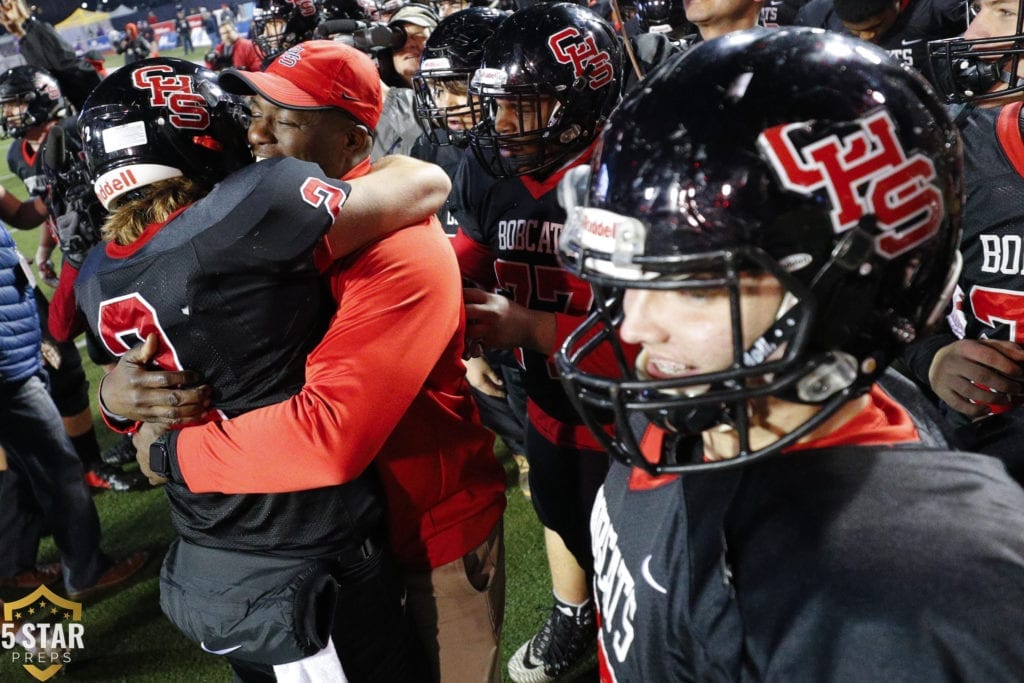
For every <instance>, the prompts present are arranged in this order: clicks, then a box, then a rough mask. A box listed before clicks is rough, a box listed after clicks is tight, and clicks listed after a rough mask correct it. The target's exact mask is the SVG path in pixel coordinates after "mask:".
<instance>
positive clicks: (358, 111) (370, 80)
mask: <svg viewBox="0 0 1024 683" xmlns="http://www.w3.org/2000/svg"><path fill="white" fill-rule="evenodd" d="M219 83H220V85H221V86H222V87H223V88H224V89H225V90H227V91H228V92H234V93H237V94H239V95H251V94H252V93H253V91H255V92H257V93H259V94H260V95H262V96H263V97H265V98H267V99H268V100H270V101H271V102H273V103H274V104H276V105H277V106H279V107H284V108H285V109H328V108H332V107H333V108H337V109H342V110H344V111H347V112H348V113H349V114H351V115H352V116H354V117H355V119H356V120H357V121H359V122H360V123H362V124H363V125H365V126H367V127H368V128H369V129H370V130H371V131H372V130H374V129H375V128H376V127H377V120H378V119H380V111H381V108H382V107H383V106H384V104H383V102H382V100H381V93H380V76H379V75H378V73H377V67H376V65H374V63H373V60H372V59H370V57H369V56H368V55H366V54H365V53H363V52H360V51H359V50H357V49H356V48H354V47H350V46H348V45H345V44H344V43H336V42H334V41H333V40H310V41H308V42H305V43H299V44H298V45H296V46H295V47H292V48H289V49H287V50H285V51H284V52H282V53H281V54H280V55H278V56H277V58H276V59H274V61H273V62H271V63H270V65H269V66H267V68H266V70H264V71H238V70H237V69H227V70H225V71H224V72H223V73H222V74H221V76H220V79H219Z"/></svg>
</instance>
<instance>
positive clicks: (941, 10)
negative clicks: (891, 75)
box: [793, 0, 969, 73]
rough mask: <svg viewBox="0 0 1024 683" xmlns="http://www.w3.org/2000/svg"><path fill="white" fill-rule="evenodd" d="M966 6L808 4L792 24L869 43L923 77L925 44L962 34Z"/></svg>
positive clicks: (956, 1) (932, 1) (894, 0)
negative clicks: (918, 71)
mask: <svg viewBox="0 0 1024 683" xmlns="http://www.w3.org/2000/svg"><path fill="white" fill-rule="evenodd" d="M968 4H969V3H966V2H964V1H963V0H902V1H901V0H811V1H810V2H808V3H807V4H806V5H804V6H803V7H802V8H800V11H799V12H798V13H797V15H796V19H795V20H794V22H793V23H794V24H797V25H799V26H813V27H815V28H824V29H828V30H829V31H838V32H840V33H847V34H849V35H852V36H854V37H856V38H860V39H861V40H865V41H867V42H869V43H874V44H876V45H879V46H881V47H883V48H885V49H886V50H888V51H889V54H890V55H892V56H893V57H894V58H896V59H898V60H900V61H901V62H903V63H904V64H907V65H908V66H912V67H914V68H915V69H918V70H920V71H922V72H924V73H927V63H928V41H929V40H936V39H939V38H951V37H953V36H957V35H960V34H961V33H963V31H964V27H965V26H966V25H967V15H966V11H967V5H968Z"/></svg>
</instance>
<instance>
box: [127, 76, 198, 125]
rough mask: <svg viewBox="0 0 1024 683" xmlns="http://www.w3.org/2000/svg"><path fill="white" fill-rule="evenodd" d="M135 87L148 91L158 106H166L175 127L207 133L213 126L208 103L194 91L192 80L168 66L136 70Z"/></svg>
mask: <svg viewBox="0 0 1024 683" xmlns="http://www.w3.org/2000/svg"><path fill="white" fill-rule="evenodd" d="M167 74H172V75H170V76H168V75H167ZM132 85H134V86H135V87H136V88H138V89H139V90H148V91H149V103H150V104H151V105H153V106H154V107H166V108H167V110H168V111H169V112H170V115H169V116H168V117H167V120H168V121H169V122H170V124H171V125H172V126H174V127H175V128H188V129H193V130H206V129H207V128H208V127H209V126H210V112H209V110H208V109H207V108H206V100H205V99H204V98H203V96H202V95H200V94H199V93H197V92H195V91H194V90H192V78H191V77H189V76H181V75H177V74H174V69H172V68H171V67H170V66H167V65H166V64H154V65H152V66H144V67H142V68H139V69H136V70H135V71H133V72H132Z"/></svg>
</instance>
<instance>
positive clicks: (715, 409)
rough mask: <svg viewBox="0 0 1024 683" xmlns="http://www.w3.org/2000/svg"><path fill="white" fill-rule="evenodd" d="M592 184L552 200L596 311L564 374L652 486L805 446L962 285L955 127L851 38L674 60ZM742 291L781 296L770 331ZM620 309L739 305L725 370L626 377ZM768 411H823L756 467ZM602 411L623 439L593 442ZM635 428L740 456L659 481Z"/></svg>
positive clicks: (633, 372) (811, 37)
mask: <svg viewBox="0 0 1024 683" xmlns="http://www.w3.org/2000/svg"><path fill="white" fill-rule="evenodd" d="M592 168H593V171H592V173H591V174H590V175H591V178H590V180H589V187H588V184H587V180H586V179H584V180H583V181H582V183H581V181H580V178H578V177H575V176H574V175H573V174H570V175H568V176H567V177H566V179H564V180H563V181H562V182H563V184H562V185H560V187H559V192H560V197H562V198H563V203H565V204H569V205H570V206H571V207H572V208H571V209H569V217H568V220H567V221H566V225H565V227H564V228H563V230H562V238H561V244H560V254H561V257H562V260H563V265H564V266H565V267H566V268H567V269H568V270H569V271H570V272H572V273H574V274H577V275H578V276H580V277H582V278H584V279H586V280H588V281H590V283H591V285H592V286H593V288H594V291H595V299H596V301H597V309H596V311H595V313H594V314H592V315H591V316H590V317H589V318H588V319H587V321H586V322H585V323H584V324H583V325H582V326H581V327H580V328H579V329H577V330H576V331H575V332H574V333H573V334H572V335H571V336H570V337H569V338H568V339H567V340H566V342H565V344H564V346H563V347H562V348H561V350H560V351H559V353H558V354H557V356H556V362H557V365H558V369H559V372H560V375H561V376H562V378H563V379H564V381H565V383H566V390H567V393H568V394H569V396H570V397H571V398H572V399H573V401H574V403H575V405H576V408H577V410H578V411H579V412H580V414H581V415H582V416H583V417H584V419H585V420H586V421H587V423H588V425H589V426H590V427H591V428H592V430H593V431H594V433H595V434H596V435H597V436H598V438H599V439H601V440H602V441H603V443H604V445H605V447H606V448H607V449H608V451H609V452H610V453H611V454H612V455H614V456H616V457H617V458H618V459H620V460H622V461H624V462H626V463H630V464H633V465H636V466H640V467H643V468H645V469H647V470H649V471H652V472H656V473H666V472H678V471H683V470H688V469H700V468H713V467H732V466H736V465H740V464H743V463H746V462H749V461H750V460H751V459H755V458H758V457H762V456H765V455H770V454H772V453H776V452H778V451H779V450H781V449H782V448H784V447H786V446H788V445H790V444H793V443H795V442H796V441H797V440H798V439H800V438H801V437H802V436H804V435H806V434H808V433H810V432H811V431H812V430H813V429H815V428H816V427H818V426H819V425H821V424H822V423H823V422H824V421H825V420H826V419H827V418H828V417H829V416H831V415H832V414H834V413H835V411H837V410H838V409H839V408H840V407H841V406H842V405H844V404H845V403H847V402H848V401H849V400H850V399H852V398H854V397H856V396H858V395H860V394H863V393H864V392H866V391H867V390H868V389H869V388H870V387H871V385H872V384H873V383H874V381H875V380H876V378H877V377H878V376H879V375H880V374H881V373H882V371H883V370H884V369H885V367H886V366H887V365H888V364H889V363H890V361H892V360H893V358H895V357H896V356H897V355H898V354H899V353H900V351H901V350H902V349H903V347H904V346H906V344H908V343H909V342H911V341H913V340H914V339H915V338H916V337H917V336H919V335H920V334H921V333H923V332H924V331H925V330H926V328H928V327H929V326H930V325H931V324H932V323H934V322H935V321H936V320H938V319H939V318H940V317H941V315H942V313H943V311H944V309H945V308H946V305H947V303H948V301H949V296H950V293H951V291H952V287H953V285H954V284H955V282H956V277H957V275H958V273H959V270H960V260H959V253H958V251H957V247H958V242H959V232H960V217H959V212H960V206H961V203H962V200H963V199H962V197H963V195H962V183H961V149H960V138H959V134H958V132H957V129H956V127H955V126H954V125H953V123H952V122H951V120H950V118H949V116H948V115H947V113H946V110H945V108H944V107H943V105H942V104H941V103H940V102H939V101H938V100H937V98H936V97H935V95H934V94H933V91H932V90H931V88H929V87H928V85H927V83H926V82H925V81H924V80H923V79H922V78H921V77H920V76H919V75H918V74H917V73H916V72H914V71H913V70H911V69H909V68H907V67H904V66H902V65H900V64H898V63H897V62H896V61H895V60H892V59H890V58H889V56H888V54H887V53H886V52H885V51H884V50H882V49H879V48H877V47H875V46H873V45H869V44H867V43H863V42H860V41H858V40H855V39H853V38H850V37H847V36H843V35H840V34H836V33H831V32H824V31H820V30H815V29H804V28H801V29H795V28H781V29H776V30H768V29H750V30H748V31H742V32H737V33H732V34H730V35H728V36H725V37H722V38H719V39H716V40H712V41H708V42H706V43H702V44H699V45H698V46H696V47H694V48H693V49H692V50H691V51H689V52H687V53H684V54H682V55H680V56H679V57H675V58H673V59H671V60H669V61H668V62H666V63H665V64H664V65H663V66H662V68H659V69H658V71H656V72H655V73H654V74H652V75H651V76H650V77H649V78H648V79H646V80H645V81H644V83H643V87H642V88H637V89H636V90H635V91H633V92H632V93H631V94H630V95H629V96H627V97H626V99H625V100H624V101H623V102H622V104H621V105H620V106H619V107H618V108H617V109H616V110H615V112H614V113H613V114H612V116H611V118H610V119H609V121H608V124H607V125H606V126H605V130H604V132H603V133H602V136H601V143H600V145H599V147H598V149H597V151H596V153H595V155H594V159H593V166H592ZM574 170H575V169H574ZM579 170H581V171H582V172H583V174H584V175H586V173H587V169H586V168H585V167H580V169H579ZM580 187H582V188H584V189H583V190H582V191H579V190H574V188H580ZM567 208H568V207H567ZM744 273H752V274H770V275H772V276H774V278H776V279H777V280H778V281H779V282H780V283H781V284H782V286H783V288H784V290H785V292H786V293H785V296H784V297H783V300H782V304H780V306H779V308H778V310H776V311H774V312H772V313H771V314H769V318H771V319H773V320H774V321H775V322H774V323H773V324H771V325H770V326H769V328H768V329H767V330H765V331H763V332H762V331H761V330H747V331H746V332H747V334H746V335H744V330H743V322H742V316H741V315H740V293H739V292H740V276H741V274H744ZM627 289H655V290H677V291H679V292H682V293H688V295H689V296H692V297H699V296H701V290H710V289H714V290H717V291H718V292H728V301H729V302H730V309H731V314H730V315H729V316H727V318H728V319H727V320H724V321H723V325H725V328H726V329H729V328H731V330H732V334H731V338H732V342H731V346H730V341H729V340H728V339H723V340H721V343H722V344H724V345H725V348H726V349H728V348H731V355H732V363H731V365H730V366H729V367H727V368H725V369H723V370H717V371H708V370H703V371H702V369H701V368H697V370H696V371H695V372H693V374H684V373H679V372H678V371H677V369H676V368H674V367H671V368H668V369H667V371H666V372H662V371H659V372H658V373H657V374H658V375H666V374H667V375H669V378H665V377H659V378H658V379H653V378H652V375H651V374H650V373H648V372H647V369H648V368H649V367H650V365H649V364H648V362H649V359H648V358H647V357H646V353H647V352H646V351H642V352H641V354H640V359H638V361H637V362H636V363H630V362H627V360H626V358H627V356H626V354H625V352H624V351H623V349H622V348H621V347H620V344H619V341H618V338H619V337H618V329H619V326H620V325H621V324H622V322H623V318H624V315H623V308H622V301H623V295H624V292H625V291H626V290H627ZM634 322H637V321H634ZM758 335H759V336H758ZM744 339H747V340H750V339H754V342H753V343H752V344H749V345H748V344H745V343H744V341H743V340H744ZM680 352H682V353H685V352H686V351H685V350H684V349H680ZM595 354H600V355H601V357H609V356H605V355H604V354H611V357H616V358H617V359H618V366H619V367H618V369H617V373H618V374H614V373H611V372H610V371H608V372H605V373H601V372H597V371H594V370H592V369H591V368H593V367H595V366H593V365H590V364H588V360H589V359H591V357H593V356H595ZM691 372H692V371H691ZM676 375H678V376H676ZM765 396H773V397H777V398H780V399H784V400H786V401H792V402H798V403H803V404H813V405H816V406H820V410H819V411H818V412H817V413H816V414H815V416H814V417H812V418H811V419H810V420H808V421H807V422H806V423H804V424H803V425H800V426H798V427H797V428H796V429H794V430H793V431H791V432H789V433H787V434H785V435H784V436H782V437H781V438H780V439H779V440H778V441H776V442H775V443H772V444H770V445H768V446H763V447H759V448H754V447H753V446H752V445H751V439H750V429H751V415H752V414H756V411H757V410H758V408H759V405H760V403H759V399H761V398H762V397H765ZM609 411H610V412H612V413H613V414H614V416H615V417H614V420H615V424H616V429H615V436H609V435H608V434H607V433H606V432H605V431H604V430H602V429H601V428H600V427H601V424H602V422H603V423H607V419H604V420H602V416H606V415H607V414H608V412H609ZM637 422H642V423H643V425H646V424H648V423H650V422H654V423H655V424H657V425H659V426H661V427H662V428H664V429H667V430H669V431H670V432H673V433H675V434H676V435H677V436H676V438H679V439H681V443H682V442H688V443H689V444H690V445H694V444H695V443H699V439H700V434H701V433H702V432H704V431H706V430H708V429H710V428H712V427H715V426H724V427H723V428H731V429H734V430H735V432H736V434H737V436H738V440H739V444H740V452H739V455H738V456H737V457H736V458H734V459H731V460H725V461H721V462H713V463H705V462H702V461H701V460H700V459H699V458H697V459H694V460H691V459H690V456H691V453H690V449H688V448H684V447H681V448H680V449H678V450H675V451H673V452H669V453H662V455H661V457H660V459H658V460H657V461H656V462H650V461H648V459H646V458H645V457H644V456H643V455H642V454H641V449H640V446H639V444H638V438H637V436H636V434H637V432H634V431H633V430H634V429H642V426H643V425H638V424H637ZM759 446H760V444H759Z"/></svg>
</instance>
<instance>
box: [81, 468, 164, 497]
mask: <svg viewBox="0 0 1024 683" xmlns="http://www.w3.org/2000/svg"><path fill="white" fill-rule="evenodd" d="M85 483H86V485H87V486H89V488H93V489H101V490H105V491H118V492H123V491H145V490H146V489H148V488H149V480H148V479H146V475H144V474H143V473H142V472H139V471H138V470H133V471H125V470H122V469H121V468H119V467H113V466H112V465H96V467H94V468H92V469H91V470H89V471H88V472H86V473H85Z"/></svg>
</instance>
